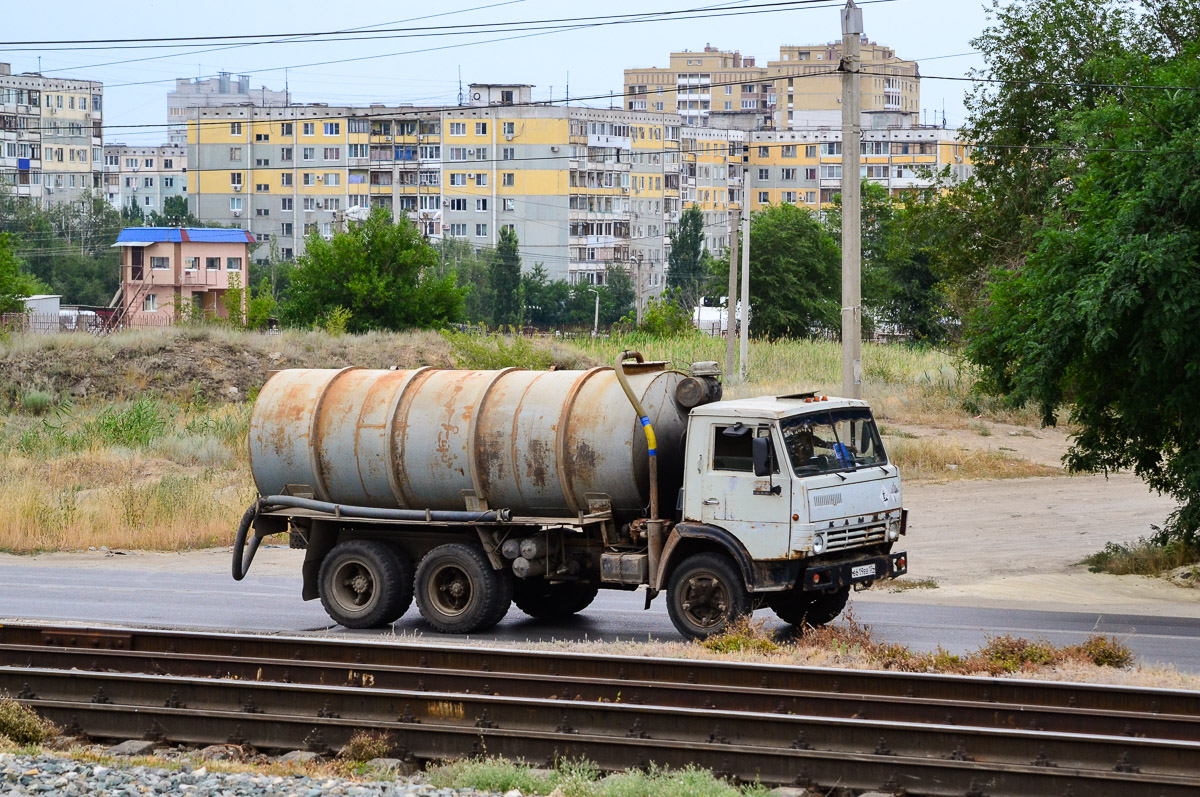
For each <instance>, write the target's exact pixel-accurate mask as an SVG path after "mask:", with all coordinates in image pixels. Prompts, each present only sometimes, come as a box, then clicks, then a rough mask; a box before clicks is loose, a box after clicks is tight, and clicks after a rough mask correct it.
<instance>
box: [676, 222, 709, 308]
mask: <svg viewBox="0 0 1200 797" xmlns="http://www.w3.org/2000/svg"><path fill="white" fill-rule="evenodd" d="M670 238H671V251H670V253H669V254H668V256H667V290H668V291H670V292H671V295H672V296H674V297H675V299H676V301H678V302H679V305H680V307H683V308H684V309H686V310H688V311H689V312H691V309H692V308H693V307H695V306H696V305H697V304H699V302H700V297H701V295H702V294H703V291H704V285H705V283H706V282H707V281H708V272H707V271H706V265H707V263H706V261H705V259H704V254H705V249H704V212H703V211H701V210H700V207H699V205H691V206H689V207H688V208H687V209H686V210H684V211H683V213H681V214H679V226H678V227H677V228H676V229H674V230H671V233H670Z"/></svg>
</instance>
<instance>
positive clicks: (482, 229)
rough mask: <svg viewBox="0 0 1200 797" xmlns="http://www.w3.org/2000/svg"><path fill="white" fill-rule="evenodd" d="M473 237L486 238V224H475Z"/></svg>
mask: <svg viewBox="0 0 1200 797" xmlns="http://www.w3.org/2000/svg"><path fill="white" fill-rule="evenodd" d="M475 237H476V238H486V237H487V225H486V224H476V225H475Z"/></svg>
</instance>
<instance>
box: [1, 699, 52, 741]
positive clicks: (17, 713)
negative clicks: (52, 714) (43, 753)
mask: <svg viewBox="0 0 1200 797" xmlns="http://www.w3.org/2000/svg"><path fill="white" fill-rule="evenodd" d="M57 732H58V729H57V728H56V727H54V723H52V722H50V720H48V719H45V718H43V717H41V716H40V715H39V714H38V713H37V712H36V711H34V710H33V709H31V708H29V707H27V706H23V705H21V704H20V703H18V702H17V701H15V700H12V699H11V698H8V697H2V696H0V741H7V742H8V743H9V744H10V745H22V746H24V745H32V744H42V743H44V742H45V741H46V740H47V739H49V738H50V737H52V736H53V735H54V734H55V733H57Z"/></svg>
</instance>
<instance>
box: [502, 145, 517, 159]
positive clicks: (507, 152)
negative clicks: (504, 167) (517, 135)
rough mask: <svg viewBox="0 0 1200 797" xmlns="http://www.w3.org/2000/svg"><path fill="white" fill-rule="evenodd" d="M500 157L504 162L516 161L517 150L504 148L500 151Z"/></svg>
mask: <svg viewBox="0 0 1200 797" xmlns="http://www.w3.org/2000/svg"><path fill="white" fill-rule="evenodd" d="M500 157H501V158H502V159H504V160H506V161H510V160H516V157H517V148H516V147H505V148H504V149H502V150H500Z"/></svg>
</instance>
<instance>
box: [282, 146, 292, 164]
mask: <svg viewBox="0 0 1200 797" xmlns="http://www.w3.org/2000/svg"><path fill="white" fill-rule="evenodd" d="M279 160H281V161H284V162H285V163H288V162H291V160H292V148H291V147H281V148H280V150H279Z"/></svg>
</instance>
